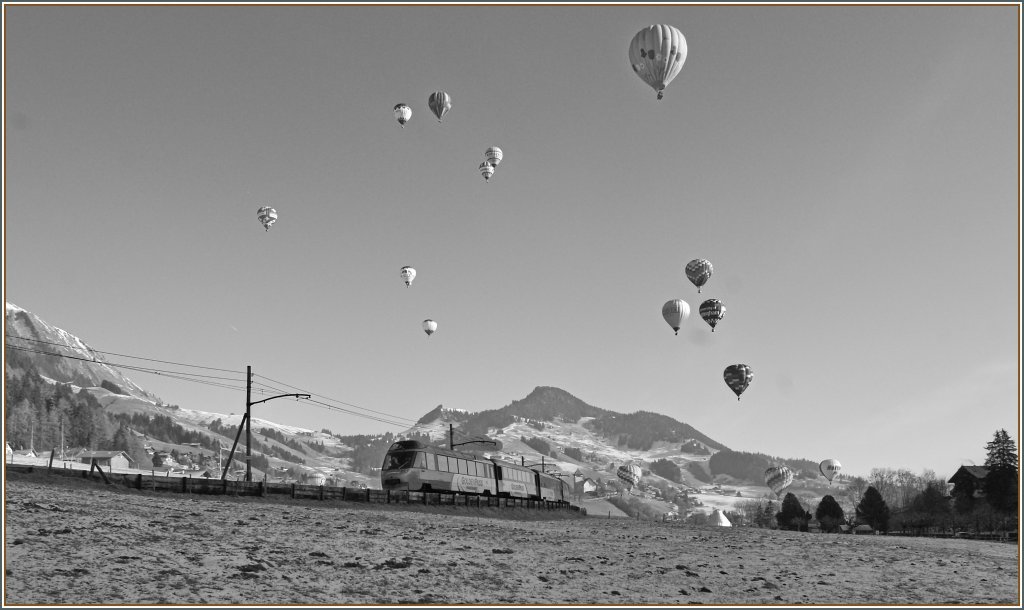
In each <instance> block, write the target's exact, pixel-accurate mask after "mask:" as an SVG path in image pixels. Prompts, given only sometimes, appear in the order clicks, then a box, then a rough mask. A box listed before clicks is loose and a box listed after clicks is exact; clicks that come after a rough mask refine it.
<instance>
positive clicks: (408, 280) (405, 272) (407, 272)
mask: <svg viewBox="0 0 1024 610" xmlns="http://www.w3.org/2000/svg"><path fill="white" fill-rule="evenodd" d="M414 279H416V270H415V269H413V268H412V267H409V266H405V267H402V280H404V281H405V285H406V287H408V286H412V281H413V280H414Z"/></svg>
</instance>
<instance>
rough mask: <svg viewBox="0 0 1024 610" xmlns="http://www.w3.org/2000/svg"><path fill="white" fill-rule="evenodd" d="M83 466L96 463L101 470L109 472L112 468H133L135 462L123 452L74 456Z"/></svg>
mask: <svg viewBox="0 0 1024 610" xmlns="http://www.w3.org/2000/svg"><path fill="white" fill-rule="evenodd" d="M75 459H76V460H78V461H79V462H81V463H83V464H92V463H94V462H95V463H96V464H97V465H98V466H99V467H101V468H106V469H107V471H108V472H109V471H111V470H113V469H114V468H117V469H119V470H125V469H127V468H135V460H133V459H132V458H131V457H129V456H128V454H127V453H125V452H124V451H83V452H81V453H79V454H78V455H77V456H75Z"/></svg>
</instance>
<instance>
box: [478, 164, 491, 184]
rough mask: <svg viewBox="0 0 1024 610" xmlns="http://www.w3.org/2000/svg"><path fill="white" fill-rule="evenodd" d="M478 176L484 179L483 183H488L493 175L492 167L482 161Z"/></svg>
mask: <svg viewBox="0 0 1024 610" xmlns="http://www.w3.org/2000/svg"><path fill="white" fill-rule="evenodd" d="M480 175H481V176H483V177H484V181H485V182H486V181H489V180H490V179H491V176H493V175H494V166H493V165H491V164H490V163H488V162H487V161H484V162H483V163H481V164H480Z"/></svg>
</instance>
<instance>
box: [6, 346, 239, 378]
mask: <svg viewBox="0 0 1024 610" xmlns="http://www.w3.org/2000/svg"><path fill="white" fill-rule="evenodd" d="M4 345H5V346H6V347H9V348H11V349H16V350H21V351H23V352H32V353H35V354H43V355H45V356H59V357H61V358H69V359H71V360H82V361H84V362H92V363H93V364H103V365H106V366H112V367H116V368H124V369H129V370H133V371H141V372H144V373H157V374H159V373H177V374H179V375H191V376H193V377H204V378H206V379H226V380H234V379H235V378H234V377H216V376H214V375H200V374H199V373H187V372H185V371H167V370H163V369H147V368H143V367H140V366H135V365H133V364H119V363H116V362H107V361H106V360H97V359H96V358H82V357H81V356H69V355H67V354H60V353H57V352H44V351H41V350H33V349H29V348H27V347H21V346H18V345H11V344H9V343H5V344H4ZM218 370H222V369H218ZM229 372H234V371H229ZM241 374H242V376H243V377H244V376H245V373H241Z"/></svg>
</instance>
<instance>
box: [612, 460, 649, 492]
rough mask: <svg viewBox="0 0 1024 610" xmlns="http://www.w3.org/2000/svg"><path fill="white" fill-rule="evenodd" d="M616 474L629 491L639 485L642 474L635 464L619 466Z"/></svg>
mask: <svg viewBox="0 0 1024 610" xmlns="http://www.w3.org/2000/svg"><path fill="white" fill-rule="evenodd" d="M616 474H617V475H618V476H619V478H620V479H622V480H623V481H624V482H625V483H626V484H627V485H629V488H630V489H633V488H634V487H636V486H637V485H638V484H639V483H640V476H641V475H642V474H643V473H642V472H641V471H640V467H639V466H637V465H636V464H623V465H622V466H619V468H618V470H617V471H616Z"/></svg>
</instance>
